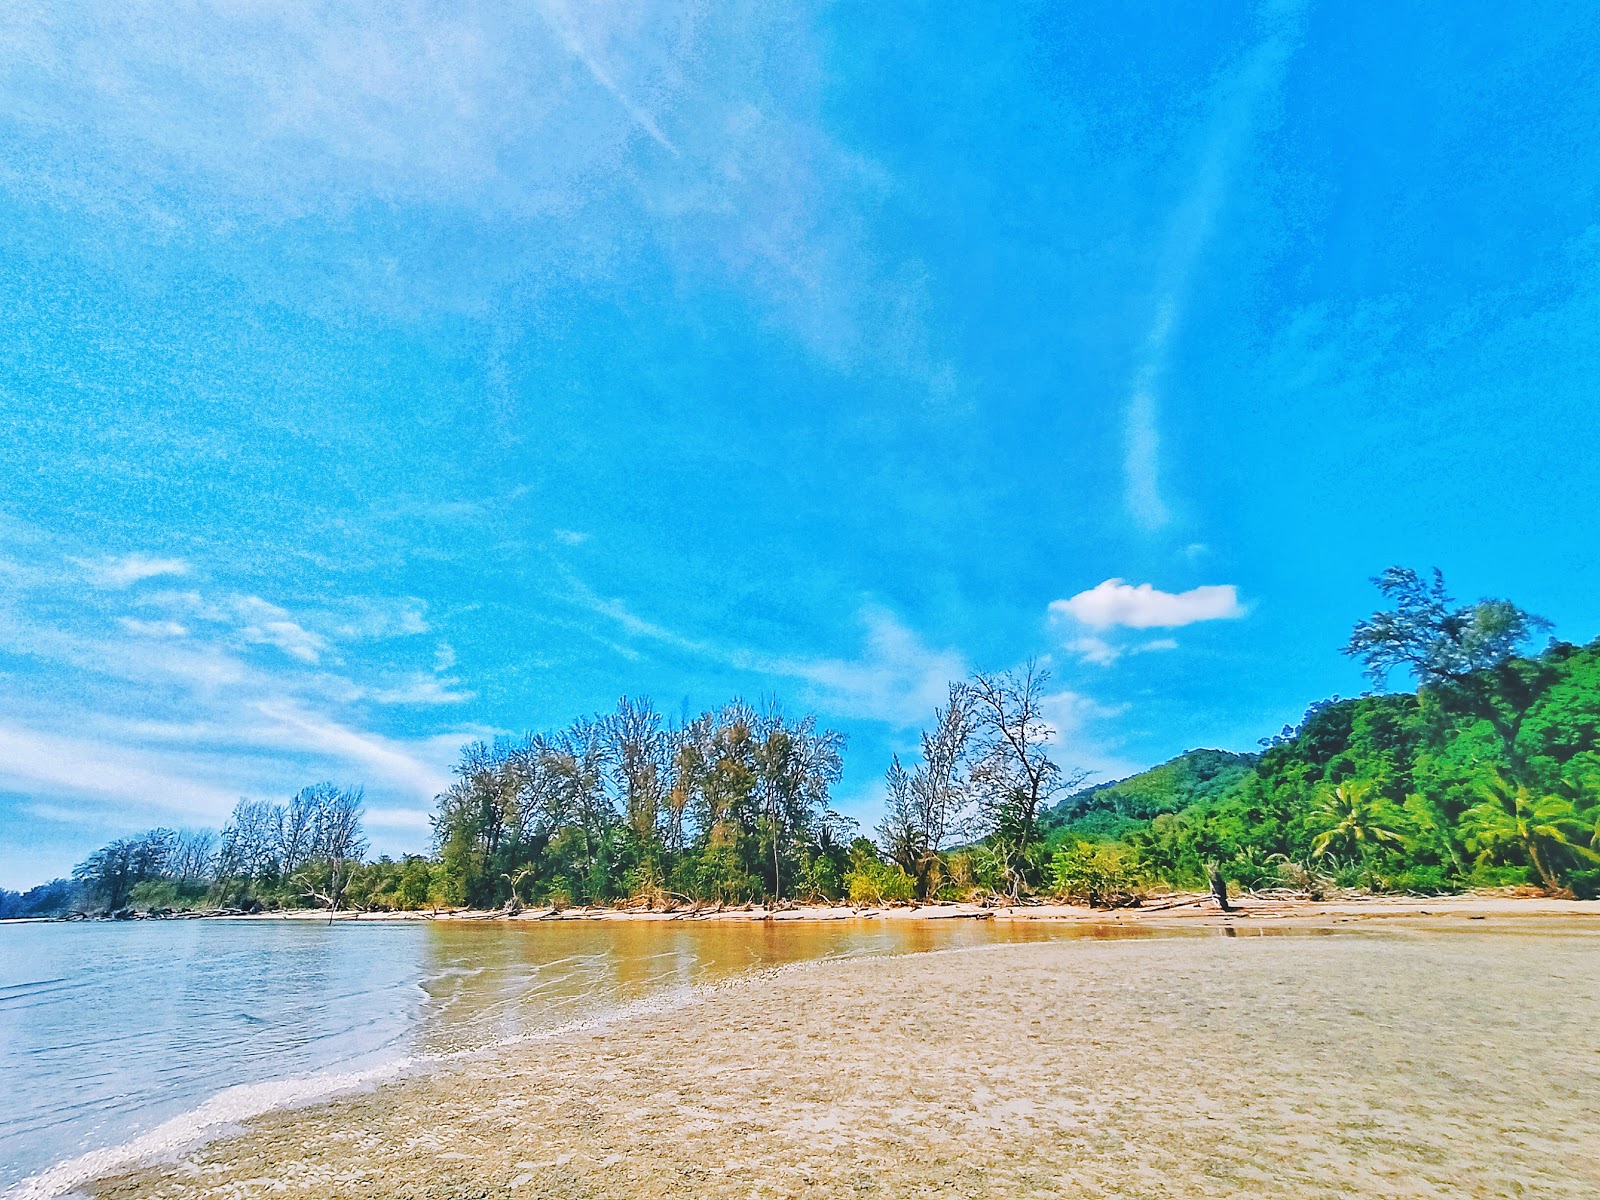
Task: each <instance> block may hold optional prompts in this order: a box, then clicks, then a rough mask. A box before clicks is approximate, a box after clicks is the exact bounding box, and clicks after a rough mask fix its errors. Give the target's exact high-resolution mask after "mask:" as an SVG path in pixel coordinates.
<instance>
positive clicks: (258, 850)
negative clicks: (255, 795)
mask: <svg viewBox="0 0 1600 1200" xmlns="http://www.w3.org/2000/svg"><path fill="white" fill-rule="evenodd" d="M282 815H283V810H282V809H281V808H280V807H279V806H278V805H275V804H270V803H268V802H267V801H265V800H240V801H239V803H237V804H235V805H234V806H233V815H232V816H231V817H230V818H229V820H228V824H227V825H225V826H224V827H223V830H222V849H221V851H220V852H219V854H218V860H217V874H218V875H219V876H220V877H222V878H228V879H235V878H238V879H259V878H262V877H264V876H271V875H278V874H280V873H281V872H282V863H281V862H280V860H279V858H278V848H279V845H280V843H281V840H282V837H281V819H282Z"/></svg>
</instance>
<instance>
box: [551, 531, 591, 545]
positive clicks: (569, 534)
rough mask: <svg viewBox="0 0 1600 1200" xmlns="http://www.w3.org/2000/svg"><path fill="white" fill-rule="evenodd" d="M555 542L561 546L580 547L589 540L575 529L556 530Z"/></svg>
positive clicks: (584, 534)
mask: <svg viewBox="0 0 1600 1200" xmlns="http://www.w3.org/2000/svg"><path fill="white" fill-rule="evenodd" d="M555 535H556V541H558V542H560V543H561V544H562V545H563V546H581V545H583V544H584V543H585V542H587V541H588V540H589V535H588V534H587V533H583V532H581V531H579V530H576V529H557V530H556V531H555Z"/></svg>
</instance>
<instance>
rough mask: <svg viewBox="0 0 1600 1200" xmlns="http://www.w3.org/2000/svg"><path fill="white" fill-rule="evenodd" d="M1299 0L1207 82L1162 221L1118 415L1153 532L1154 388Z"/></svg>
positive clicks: (1288, 51) (1284, 54)
mask: <svg viewBox="0 0 1600 1200" xmlns="http://www.w3.org/2000/svg"><path fill="white" fill-rule="evenodd" d="M1300 9H1301V5H1300V4H1299V3H1288V4H1283V3H1273V4H1268V5H1266V6H1265V7H1264V8H1263V10H1262V14H1263V23H1264V24H1265V25H1266V26H1267V32H1266V35H1265V36H1264V37H1262V38H1261V40H1260V41H1258V42H1257V43H1256V44H1255V45H1254V46H1253V47H1252V48H1251V49H1250V50H1249V51H1248V52H1246V53H1245V54H1244V56H1243V57H1242V58H1241V59H1240V60H1239V61H1238V62H1237V63H1236V64H1235V65H1234V66H1233V67H1232V68H1231V69H1229V70H1227V71H1225V72H1224V73H1223V74H1222V75H1221V76H1220V77H1219V78H1218V80H1217V82H1216V84H1215V86H1214V87H1213V88H1212V96H1211V105H1210V112H1209V115H1208V119H1207V121H1206V125H1205V128H1204V130H1203V131H1202V133H1201V135H1200V138H1199V146H1198V150H1197V161H1196V165H1195V168H1194V174H1193V176H1192V177H1191V179H1190V183H1189V187H1188V190H1187V191H1186V192H1185V194H1184V196H1183V199H1182V200H1181V201H1180V203H1179V204H1178V206H1177V207H1176V208H1175V209H1174V211H1173V212H1172V214H1171V216H1170V218H1169V219H1168V222H1167V230H1166V236H1165V238H1164V240H1163V251H1162V256H1161V260H1160V266H1159V270H1158V274H1157V281H1156V287H1155V294H1154V302H1153V310H1154V311H1153V313H1152V315H1151V320H1150V325H1149V327H1148V329H1147V331H1146V333H1145V336H1144V339H1143V341H1142V343H1141V344H1140V346H1139V348H1138V352H1137V354H1136V356H1135V366H1134V371H1133V379H1132V381H1131V384H1130V386H1129V389H1128V402H1127V406H1126V408H1125V410H1124V417H1123V481H1124V482H1123V502H1124V505H1125V507H1126V509H1127V512H1128V515H1129V517H1130V518H1132V520H1133V522H1134V524H1135V525H1137V526H1138V527H1139V528H1141V529H1143V530H1145V531H1147V532H1154V531H1156V530H1159V529H1161V528H1163V527H1164V526H1166V525H1167V524H1168V523H1169V522H1170V520H1171V519H1172V512H1171V508H1170V506H1169V505H1168V503H1167V500H1166V496H1165V491H1164V488H1163V485H1162V466H1163V457H1164V456H1163V451H1162V444H1161V393H1162V386H1163V383H1164V381H1165V377H1166V375H1167V367H1168V362H1169V359H1170V355H1171V348H1172V343H1173V340H1174V338H1175V337H1176V335H1177V332H1178V330H1179V328H1180V326H1181V324H1182V320H1183V312H1184V308H1185V307H1186V305H1187V303H1188V299H1189V293H1190V289H1191V287H1192V282H1193V277H1194V274H1195V269H1196V267H1197V265H1198V264H1199V261H1200V258H1201V256H1202V254H1203V253H1204V251H1205V248H1206V245H1207V243H1208V242H1209V241H1210V239H1211V237H1212V234H1213V232H1214V230H1215V228H1216V225H1217V221H1218V218H1219V216H1220V215H1221V213H1222V212H1223V210H1224V209H1225V207H1226V205H1227V201H1228V193H1229V189H1230V186H1231V184H1232V179H1233V175H1234V172H1235V170H1236V168H1237V165H1238V161H1239V159H1240V158H1241V157H1242V156H1243V154H1244V153H1245V151H1246V149H1247V148H1248V146H1249V141H1250V138H1251V135H1252V134H1253V132H1254V129H1255V126H1256V123H1257V121H1258V118H1259V114H1260V112H1261V110H1262V108H1263V106H1264V105H1265V104H1266V103H1267V102H1268V101H1269V100H1270V98H1271V97H1272V96H1273V95H1274V94H1275V93H1276V92H1277V91H1278V89H1279V88H1280V87H1281V86H1282V83H1283V78H1284V74H1285V72H1286V70H1287V68H1288V63H1289V59H1290V56H1291V55H1292V54H1293V52H1294V48H1295V43H1296V39H1297V36H1298V32H1299V27H1300V15H1301V14H1300Z"/></svg>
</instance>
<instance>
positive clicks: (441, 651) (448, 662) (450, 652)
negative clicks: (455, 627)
mask: <svg viewBox="0 0 1600 1200" xmlns="http://www.w3.org/2000/svg"><path fill="white" fill-rule="evenodd" d="M455 665H456V648H455V647H454V646H452V645H451V644H450V643H449V642H440V643H439V644H438V645H437V646H435V647H434V648H433V669H434V670H435V671H448V670H449V669H450V668H451V667H453V666H455Z"/></svg>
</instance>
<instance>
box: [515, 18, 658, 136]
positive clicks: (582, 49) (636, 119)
mask: <svg viewBox="0 0 1600 1200" xmlns="http://www.w3.org/2000/svg"><path fill="white" fill-rule="evenodd" d="M538 7H539V12H540V14H541V15H542V16H543V17H544V19H545V20H546V21H547V22H549V25H550V28H551V29H553V30H554V31H555V33H556V35H557V36H558V37H559V38H560V39H561V43H562V45H564V46H565V47H566V48H567V50H568V51H570V52H571V54H572V56H573V57H574V58H576V59H577V60H578V61H579V62H580V63H582V64H583V67H584V69H585V70H586V71H588V72H589V76H590V78H592V79H593V80H594V81H595V82H596V83H597V84H599V85H600V86H601V87H602V88H603V89H605V91H606V92H608V93H609V94H610V95H611V97H612V99H614V100H615V101H616V102H617V104H618V106H619V107H621V109H622V111H623V112H625V113H627V114H628V118H629V119H630V120H631V121H632V122H633V123H634V124H635V125H637V126H638V127H639V128H640V129H642V130H644V132H645V133H647V134H649V135H650V138H651V139H652V140H653V141H654V142H655V143H656V145H658V146H660V147H661V148H662V149H664V150H666V151H667V152H668V153H670V154H672V155H673V156H674V157H676V156H677V154H678V148H677V147H676V146H674V145H673V144H672V142H671V141H670V140H669V139H668V138H667V135H666V134H664V133H662V132H661V128H660V126H658V125H657V124H656V121H655V118H654V117H653V116H651V115H650V113H648V112H646V111H645V109H644V108H643V107H642V106H641V105H639V104H638V103H637V102H635V101H634V99H633V98H632V97H631V96H629V95H628V94H627V93H626V92H624V91H623V90H622V89H621V88H620V87H618V86H617V82H616V80H615V79H614V78H612V74H611V71H610V70H608V69H607V68H606V67H605V66H604V65H603V64H602V63H601V62H600V61H599V60H598V59H597V58H596V57H595V56H594V54H592V53H591V52H590V50H589V47H588V46H587V45H585V44H584V41H583V38H582V36H581V35H580V34H579V32H578V25H577V22H576V20H574V18H573V15H572V12H571V10H570V9H568V8H567V6H566V5H565V4H563V3H562V2H561V0H541V3H540V4H539V6H538Z"/></svg>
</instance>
